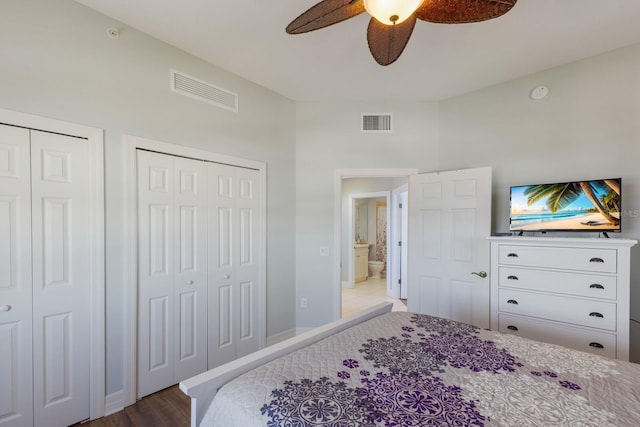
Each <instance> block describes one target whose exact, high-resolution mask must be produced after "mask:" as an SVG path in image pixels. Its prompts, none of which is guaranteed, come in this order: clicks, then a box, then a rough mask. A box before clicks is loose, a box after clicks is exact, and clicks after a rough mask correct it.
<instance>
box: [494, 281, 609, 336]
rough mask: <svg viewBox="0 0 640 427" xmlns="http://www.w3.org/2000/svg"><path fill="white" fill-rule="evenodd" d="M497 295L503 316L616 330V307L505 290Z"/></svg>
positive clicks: (575, 299) (602, 303) (555, 296)
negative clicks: (532, 318)
mask: <svg viewBox="0 0 640 427" xmlns="http://www.w3.org/2000/svg"><path fill="white" fill-rule="evenodd" d="M498 295H499V302H498V309H499V311H500V312H501V313H510V314H518V315H522V316H531V317H537V318H539V319H549V320H555V321H559V322H567V323H572V324H574V325H580V326H588V327H592V328H598V329H606V330H609V331H615V330H616V304H615V303H611V302H605V301H594V300H586V299H580V298H574V297H565V296H561V295H549V294H539V293H534V292H526V291H519V290H515V289H505V288H502V289H500V290H499V291H498Z"/></svg>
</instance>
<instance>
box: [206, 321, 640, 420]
mask: <svg viewBox="0 0 640 427" xmlns="http://www.w3.org/2000/svg"><path fill="white" fill-rule="evenodd" d="M202 425H206V426H224V427H231V426H242V427H248V426H287V427H289V426H296V427H302V426H336V427H337V426H340V427H348V426H354V427H355V426H403V427H404V426H432V425H433V426H484V425H502V426H530V425H531V426H545V427H546V426H640V365H636V364H632V363H626V362H621V361H616V360H611V359H606V358H602V357H600V356H596V355H592V354H588V353H583V352H578V351H574V350H570V349H567V348H564V347H560V346H554V345H551V344H543V343H540V342H536V341H530V340H526V339H522V338H519V337H516V336H513V335H508V334H501V333H498V332H492V331H488V330H484V329H479V328H476V327H474V326H469V325H466V324H462V323H457V322H452V321H448V320H444V319H441V318H437V317H431V316H426V315H419V314H412V313H401V312H393V313H389V314H386V315H383V316H380V317H377V318H375V319H372V320H370V321H368V322H365V323H363V324H361V325H357V326H355V327H353V328H351V329H349V330H347V331H343V332H341V333H338V334H336V335H334V336H332V337H330V338H327V339H325V340H323V341H320V342H318V343H316V344H314V345H311V346H309V347H306V348H304V349H302V350H299V351H297V352H294V353H292V354H289V355H287V356H284V357H282V358H280V359H278V360H275V361H273V362H270V363H268V364H265V365H263V366H261V367H259V368H257V369H255V370H253V371H250V372H248V373H247V374H245V375H243V376H241V377H239V378H237V379H235V380H233V381H232V382H230V383H229V384H227V385H225V386H224V387H223V388H222V389H221V390H220V392H219V393H218V395H217V396H216V399H215V400H214V402H213V403H212V405H211V407H210V408H209V410H208V412H207V414H206V416H205V419H204V421H203V424H202Z"/></svg>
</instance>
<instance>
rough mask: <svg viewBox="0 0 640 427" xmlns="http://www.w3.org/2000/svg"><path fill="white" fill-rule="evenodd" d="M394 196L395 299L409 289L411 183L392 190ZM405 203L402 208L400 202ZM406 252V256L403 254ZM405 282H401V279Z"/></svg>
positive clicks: (393, 249)
mask: <svg viewBox="0 0 640 427" xmlns="http://www.w3.org/2000/svg"><path fill="white" fill-rule="evenodd" d="M391 197H392V202H391V203H392V204H393V206H392V209H391V222H392V225H391V226H392V227H393V230H394V232H393V233H392V234H391V235H392V237H394V241H393V242H392V243H391V256H392V257H393V263H394V265H396V266H397V268H393V269H392V270H391V273H392V276H391V291H392V297H393V298H395V299H401V298H402V287H404V289H405V297H406V289H407V257H406V253H407V230H408V225H409V224H408V222H409V221H408V215H407V213H408V211H409V183H408V182H407V183H406V184H402V185H401V186H400V187H398V188H396V189H394V190H393V191H392V192H391ZM403 199H404V205H403V206H402V208H400V203H402V202H403ZM398 241H399V242H402V246H398V245H397V244H396V242H398ZM402 254H405V256H401V255H402ZM401 280H402V281H403V283H399V281H401ZM402 285H404V286H402Z"/></svg>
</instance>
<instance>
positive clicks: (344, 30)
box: [76, 0, 640, 101]
mask: <svg viewBox="0 0 640 427" xmlns="http://www.w3.org/2000/svg"><path fill="white" fill-rule="evenodd" d="M76 1H78V2H79V3H81V4H84V5H86V6H88V7H90V8H92V9H95V10H98V11H100V12H102V13H104V14H106V15H108V16H110V17H112V18H114V19H116V20H119V21H122V22H124V23H125V24H126V25H128V26H130V27H133V28H136V29H138V30H140V31H143V32H145V33H148V34H150V35H151V36H153V37H155V38H158V39H160V40H163V41H165V42H167V43H169V44H171V45H173V46H176V47H178V48H180V49H183V50H185V51H187V52H189V53H191V54H193V55H195V56H198V57H200V58H202V59H204V60H206V61H208V62H211V63H213V64H215V65H217V66H219V67H221V68H223V69H226V70H228V71H231V72H233V73H234V74H237V75H239V76H242V77H244V78H246V79H248V80H251V81H253V82H255V83H258V84H260V85H262V86H264V87H266V88H269V89H271V90H273V91H275V92H278V93H280V94H282V95H284V96H286V97H289V98H291V99H294V100H299V101H368V100H370V101H382V100H390V101H392V100H405V101H407V100H409V101H411V100H416V101H418V100H438V99H444V98H448V97H451V96H455V95H459V94H463V93H466V92H470V91H473V90H476V89H480V88H483V87H486V86H490V85H493V84H496V83H500V82H503V81H507V80H511V79H514V78H517V77H521V76H525V75H527V74H530V73H534V72H537V71H540V70H544V69H547V68H551V67H554V66H557V65H561V64H566V63H569V62H573V61H576V60H578V59H582V58H586V57H589V56H593V55H596V54H599V53H602V52H605V51H609V50H613V49H616V48H618V47H622V46H627V45H630V44H634V43H638V42H640V0H519V1H518V3H517V4H516V5H515V7H514V8H513V9H512V10H511V11H510V12H509V13H507V14H506V15H504V16H502V17H500V18H498V19H494V20H490V21H485V22H481V23H476V24H461V25H442V24H431V23H428V22H424V21H418V22H417V24H416V27H415V30H414V32H413V35H412V37H411V40H410V41H409V44H408V45H407V47H406V49H405V51H404V52H403V54H402V56H400V59H398V61H397V62H395V63H394V64H391V65H389V66H387V67H382V66H380V65H378V64H377V63H376V62H375V61H374V60H373V58H372V57H371V55H370V53H369V49H368V46H367V41H366V32H367V23H368V20H369V16H368V15H367V14H363V15H360V16H357V17H355V18H352V19H349V20H347V21H344V22H341V23H339V24H336V25H333V26H330V27H327V28H324V29H321V30H318V31H314V32H310V33H306V34H301V35H288V34H286V33H285V30H284V29H285V27H286V26H287V24H288V23H289V22H290V21H291V20H293V19H294V18H295V17H297V16H298V15H299V14H300V13H302V12H304V11H305V10H307V9H308V8H309V7H311V6H312V5H314V4H315V3H317V1H316V0H230V1H223V0H178V1H176V0H76ZM427 1H428V0H427ZM105 31H106V29H105ZM184 71H186V72H188V70H184Z"/></svg>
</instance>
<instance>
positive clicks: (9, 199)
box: [0, 125, 33, 427]
mask: <svg viewBox="0 0 640 427" xmlns="http://www.w3.org/2000/svg"><path fill="white" fill-rule="evenodd" d="M29 151H30V149H29V130H28V129H23V128H17V127H13V126H6V125H0V236H2V237H1V238H0V426H2V427H18V426H30V425H32V424H33V398H32V387H33V385H32V381H33V380H32V363H31V356H32V347H31V331H32V308H31V301H32V283H31V280H32V279H31V190H30V187H31V176H30V175H31V172H30V169H31V167H30V165H29V157H30V154H29Z"/></svg>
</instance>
